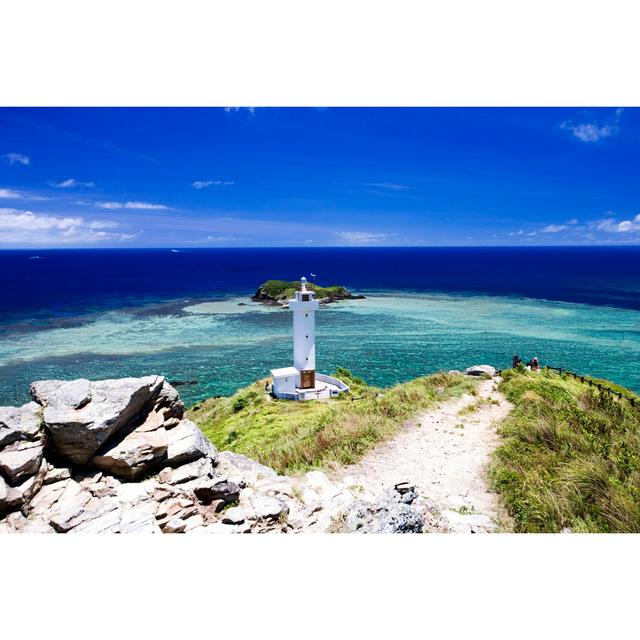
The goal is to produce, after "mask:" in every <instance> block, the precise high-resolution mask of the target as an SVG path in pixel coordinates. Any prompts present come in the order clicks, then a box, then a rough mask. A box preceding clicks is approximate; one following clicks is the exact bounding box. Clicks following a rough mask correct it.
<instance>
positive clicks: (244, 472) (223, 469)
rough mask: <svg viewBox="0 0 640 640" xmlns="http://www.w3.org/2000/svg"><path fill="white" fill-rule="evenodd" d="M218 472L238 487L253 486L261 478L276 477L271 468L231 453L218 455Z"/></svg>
mask: <svg viewBox="0 0 640 640" xmlns="http://www.w3.org/2000/svg"><path fill="white" fill-rule="evenodd" d="M218 472H219V473H220V474H221V475H224V476H225V477H226V478H227V479H229V480H232V481H233V482H236V483H237V484H240V485H243V484H244V485H249V484H254V483H256V482H257V481H258V480H261V479H263V478H273V477H275V476H277V475H278V474H277V473H276V472H275V471H274V470H273V469H272V468H271V467H267V466H265V465H264V464H260V463H259V462H256V461H255V460H252V459H251V458H247V456H243V455H242V454H240V453H234V452H233V451H220V452H219V453H218Z"/></svg>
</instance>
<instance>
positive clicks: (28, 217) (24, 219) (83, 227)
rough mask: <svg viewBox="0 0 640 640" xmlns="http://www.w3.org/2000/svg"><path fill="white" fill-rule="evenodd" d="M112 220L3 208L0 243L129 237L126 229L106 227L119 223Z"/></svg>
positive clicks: (53, 243)
mask: <svg viewBox="0 0 640 640" xmlns="http://www.w3.org/2000/svg"><path fill="white" fill-rule="evenodd" d="M118 226H119V224H118V223H117V222H113V221H111V220H87V219H85V218H83V217H81V216H65V215H50V214H40V213H34V212H33V211H24V210H21V209H8V208H0V243H2V244H27V245H30V244H38V245H45V246H56V245H64V244H93V243H97V242H103V241H123V240H129V239H131V238H132V237H133V236H132V235H131V234H127V233H119V232H113V231H105V229H113V228H116V227H118Z"/></svg>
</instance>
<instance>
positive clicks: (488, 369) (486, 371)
mask: <svg viewBox="0 0 640 640" xmlns="http://www.w3.org/2000/svg"><path fill="white" fill-rule="evenodd" d="M464 372H465V374H466V375H468V376H489V377H490V378H493V376H495V375H496V369H495V367H492V366H490V365H488V364H477V365H475V366H473V367H468V368H467V369H465V370H464Z"/></svg>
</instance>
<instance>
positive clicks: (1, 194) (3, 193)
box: [0, 189, 22, 200]
mask: <svg viewBox="0 0 640 640" xmlns="http://www.w3.org/2000/svg"><path fill="white" fill-rule="evenodd" d="M0 198H7V199H9V198H10V199H12V200H15V199H16V198H22V195H21V194H20V193H18V192H17V191H14V190H13V189H0Z"/></svg>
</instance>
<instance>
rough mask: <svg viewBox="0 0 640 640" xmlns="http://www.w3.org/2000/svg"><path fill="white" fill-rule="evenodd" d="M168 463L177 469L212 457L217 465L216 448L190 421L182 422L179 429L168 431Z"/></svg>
mask: <svg viewBox="0 0 640 640" xmlns="http://www.w3.org/2000/svg"><path fill="white" fill-rule="evenodd" d="M167 439H168V447H167V463H168V464H170V465H171V466H172V467H177V466H179V465H182V464H184V463H185V462H191V461H192V460H197V459H198V458H204V457H205V456H208V457H210V458H211V459H212V460H213V462H214V463H215V461H216V459H217V451H216V448H215V447H214V446H213V445H212V444H211V443H210V442H209V441H208V440H207V439H206V438H205V436H204V434H203V433H202V431H200V429H198V427H197V426H196V425H195V424H194V423H193V422H191V421H190V420H182V421H181V422H180V424H179V425H178V426H177V427H174V428H173V429H170V430H169V431H167Z"/></svg>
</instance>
